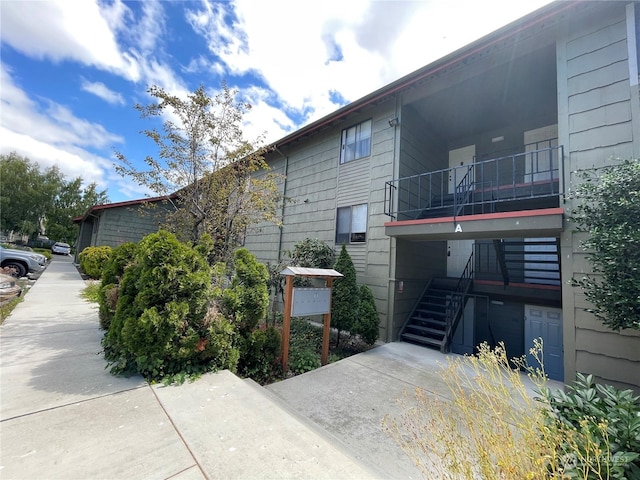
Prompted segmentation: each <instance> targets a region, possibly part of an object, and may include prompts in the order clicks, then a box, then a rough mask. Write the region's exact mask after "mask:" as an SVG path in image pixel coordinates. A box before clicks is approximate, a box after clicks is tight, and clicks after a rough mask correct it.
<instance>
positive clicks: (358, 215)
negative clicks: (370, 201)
mask: <svg viewBox="0 0 640 480" xmlns="http://www.w3.org/2000/svg"><path fill="white" fill-rule="evenodd" d="M366 240H367V204H366V203H363V204H362V205H354V206H352V207H340V208H338V219H337V226H336V245H341V244H343V243H362V242H365V241H366Z"/></svg>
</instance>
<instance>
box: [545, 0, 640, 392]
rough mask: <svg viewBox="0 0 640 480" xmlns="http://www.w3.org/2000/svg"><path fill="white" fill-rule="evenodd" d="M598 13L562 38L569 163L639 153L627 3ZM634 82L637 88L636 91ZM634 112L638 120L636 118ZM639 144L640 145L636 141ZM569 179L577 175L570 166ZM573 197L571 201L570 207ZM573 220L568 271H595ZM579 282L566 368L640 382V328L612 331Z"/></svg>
mask: <svg viewBox="0 0 640 480" xmlns="http://www.w3.org/2000/svg"><path fill="white" fill-rule="evenodd" d="M610 5H611V6H610V8H608V9H607V10H606V13H604V14H603V13H602V12H605V11H604V10H603V11H602V12H600V13H598V14H596V15H594V14H593V13H591V14H590V13H589V11H590V10H589V9H587V11H586V12H585V13H584V15H576V16H575V17H573V18H572V19H571V21H570V22H569V24H568V26H567V29H566V31H565V32H563V33H562V34H561V35H560V39H559V41H558V49H557V53H558V92H559V94H558V98H559V99H560V100H559V123H558V129H559V136H560V143H561V144H564V145H566V146H568V148H567V150H566V151H565V156H566V158H565V160H568V162H567V163H568V166H567V169H566V171H567V172H573V171H575V170H577V169H583V168H593V167H599V166H603V165H607V164H612V163H616V162H619V161H620V159H624V158H632V157H636V158H637V157H638V154H639V153H640V152H638V151H634V147H633V145H634V141H635V142H636V145H637V138H636V139H634V135H636V136H637V135H638V132H635V131H634V128H633V124H634V121H635V122H637V121H638V115H639V107H638V105H637V102H633V101H632V100H631V99H632V98H633V97H635V98H637V86H633V85H632V84H631V82H630V79H629V64H628V56H627V53H628V49H627V27H626V18H625V7H624V5H620V4H617V5H616V4H610ZM633 88H635V89H636V92H633V90H632V89H633ZM634 117H635V120H634ZM636 148H637V147H636ZM568 176H569V178H568V180H569V181H570V182H571V183H575V182H576V181H577V180H578V179H577V178H576V177H575V176H574V175H571V174H569V175H568ZM571 207H572V201H571V200H570V199H569V201H568V202H567V203H566V204H565V208H566V210H567V211H569V212H570V210H571ZM573 229H574V227H573V225H571V223H570V222H569V221H567V224H566V225H565V230H564V233H563V236H562V239H561V242H562V243H561V249H562V258H563V264H562V270H563V271H562V275H563V279H569V278H572V277H574V276H575V277H578V276H580V275H581V274H583V273H589V272H590V266H589V263H588V261H587V259H586V255H585V253H584V251H583V250H582V248H581V247H580V242H581V240H582V239H583V237H582V236H581V234H577V233H574V232H573ZM586 308H588V304H587V302H586V300H585V298H584V294H583V293H582V292H581V291H580V290H579V289H577V288H573V287H571V286H569V285H567V284H566V282H565V284H564V286H563V318H564V321H565V326H564V332H563V333H564V342H565V372H566V373H565V375H566V379H567V380H571V379H572V378H573V375H574V374H575V372H576V371H578V372H584V373H593V374H594V376H596V377H597V378H598V379H600V380H601V381H604V382H607V383H611V384H614V385H618V386H622V387H633V388H636V389H640V332H636V331H622V332H620V333H617V332H612V331H610V330H608V329H606V328H605V327H604V326H603V325H602V324H601V322H599V321H597V320H596V319H595V317H594V316H593V315H591V314H589V313H588V312H586V310H585V309H586Z"/></svg>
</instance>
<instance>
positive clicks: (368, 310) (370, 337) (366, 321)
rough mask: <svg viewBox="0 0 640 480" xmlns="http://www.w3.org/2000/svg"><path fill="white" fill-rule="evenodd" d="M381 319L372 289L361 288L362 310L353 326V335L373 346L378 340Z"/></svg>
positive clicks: (363, 286)
mask: <svg viewBox="0 0 640 480" xmlns="http://www.w3.org/2000/svg"><path fill="white" fill-rule="evenodd" d="M379 327H380V317H378V310H377V309H376V302H375V299H374V298H373V293H371V289H370V288H369V287H368V286H366V285H361V286H360V309H359V310H358V317H357V318H356V321H355V323H354V325H353V329H352V333H353V334H357V335H360V338H362V340H364V342H365V343H366V344H367V345H373V344H374V343H376V340H377V339H378V335H379V334H380V332H379Z"/></svg>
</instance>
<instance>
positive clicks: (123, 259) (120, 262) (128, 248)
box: [98, 242, 137, 330]
mask: <svg viewBox="0 0 640 480" xmlns="http://www.w3.org/2000/svg"><path fill="white" fill-rule="evenodd" d="M136 248H137V245H136V244H135V243H133V242H126V243H123V244H121V245H119V246H117V247H116V248H114V249H113V250H112V252H111V255H110V256H109V259H108V260H107V261H106V262H105V264H104V268H103V269H102V278H101V287H100V290H99V291H98V304H99V310H98V316H99V318H100V327H101V328H102V329H103V330H109V325H110V324H111V320H112V319H113V315H114V314H115V313H116V306H117V303H118V285H119V284H120V281H121V280H122V276H123V274H124V270H125V268H126V267H127V266H128V265H129V264H131V263H132V262H133V260H134V258H135V253H136Z"/></svg>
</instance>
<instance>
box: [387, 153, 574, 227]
mask: <svg viewBox="0 0 640 480" xmlns="http://www.w3.org/2000/svg"><path fill="white" fill-rule="evenodd" d="M563 171H564V150H563V147H562V146H558V147H546V148H540V149H536V150H530V151H527V152H522V153H516V154H512V155H506V156H502V157H499V158H493V159H490V160H483V161H476V162H474V163H472V164H470V165H461V166H458V167H454V168H447V169H444V170H436V171H432V172H427V173H422V174H419V175H412V176H410V177H404V178H399V179H395V180H391V181H389V182H386V185H385V214H386V215H389V216H390V217H391V218H393V219H394V220H414V219H421V218H437V217H450V216H453V217H456V216H459V215H473V214H478V213H494V212H498V211H514V210H531V209H534V208H548V207H551V206H558V199H559V197H560V195H562V194H564V185H563V182H562V179H561V176H562V175H561V172H563ZM532 199H533V200H535V201H532ZM544 199H547V200H546V201H545V200H544Z"/></svg>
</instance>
